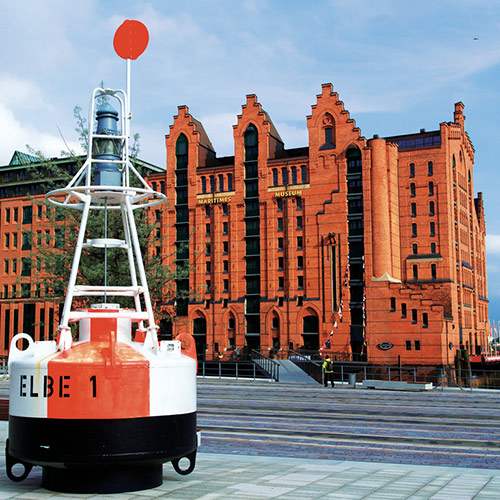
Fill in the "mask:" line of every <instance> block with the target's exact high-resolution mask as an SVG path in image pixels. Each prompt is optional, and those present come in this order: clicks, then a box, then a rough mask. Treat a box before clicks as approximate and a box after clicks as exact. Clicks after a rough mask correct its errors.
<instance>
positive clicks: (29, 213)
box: [23, 205, 33, 224]
mask: <svg viewBox="0 0 500 500" xmlns="http://www.w3.org/2000/svg"><path fill="white" fill-rule="evenodd" d="M32 222H33V207H32V206H31V205H29V206H27V207H23V224H31V223H32Z"/></svg>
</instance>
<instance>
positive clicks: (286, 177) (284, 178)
mask: <svg viewBox="0 0 500 500" xmlns="http://www.w3.org/2000/svg"><path fill="white" fill-rule="evenodd" d="M272 173H273V186H274V187H276V186H289V185H291V186H294V185H296V184H307V166H306V165H301V166H300V167H299V168H297V167H291V168H288V167H282V168H281V169H277V168H273V170H272ZM299 175H300V183H299V182H298V179H299V177H298V176H299ZM280 181H281V183H280Z"/></svg>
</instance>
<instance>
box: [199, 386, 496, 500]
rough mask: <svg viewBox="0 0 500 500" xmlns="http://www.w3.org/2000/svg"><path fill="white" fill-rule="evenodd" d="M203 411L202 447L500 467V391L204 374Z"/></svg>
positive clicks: (251, 452)
mask: <svg viewBox="0 0 500 500" xmlns="http://www.w3.org/2000/svg"><path fill="white" fill-rule="evenodd" d="M198 409H199V411H198V425H199V426H200V427H201V429H202V432H203V436H204V439H203V445H202V448H201V451H205V452H212V453H214V452H215V453H234V454H246V455H266V456H270V455H272V456H286V457H299V458H304V457H307V458H313V459H318V458H321V459H334V460H356V461H372V462H390V463H403V464H422V465H443V466H460V467H475V468H487V469H500V392H493V391H474V392H468V391H467V392H462V391H449V390H445V391H441V390H435V391H432V392H422V393H414V392H395V391H374V390H366V389H364V390H363V389H356V390H353V389H350V388H349V389H348V388H339V387H337V386H336V387H335V388H334V389H331V388H327V389H325V388H323V387H321V386H318V387H317V388H314V387H313V388H310V387H309V386H308V387H304V386H299V385H283V384H275V383H269V382H246V381H241V382H234V381H232V382H226V381H219V380H209V379H204V380H200V381H199V384H198ZM498 498H499V499H500V492H499V495H498Z"/></svg>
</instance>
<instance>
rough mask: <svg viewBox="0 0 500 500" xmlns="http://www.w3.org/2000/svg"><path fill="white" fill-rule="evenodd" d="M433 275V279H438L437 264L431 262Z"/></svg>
mask: <svg viewBox="0 0 500 500" xmlns="http://www.w3.org/2000/svg"><path fill="white" fill-rule="evenodd" d="M431 276H432V279H433V280H435V279H436V264H431Z"/></svg>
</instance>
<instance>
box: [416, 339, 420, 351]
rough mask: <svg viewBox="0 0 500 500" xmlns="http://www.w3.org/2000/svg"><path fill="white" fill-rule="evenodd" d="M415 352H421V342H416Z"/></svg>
mask: <svg viewBox="0 0 500 500" xmlns="http://www.w3.org/2000/svg"><path fill="white" fill-rule="evenodd" d="M415 351H420V340H415Z"/></svg>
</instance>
